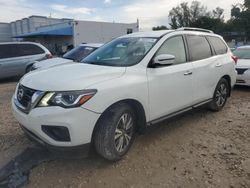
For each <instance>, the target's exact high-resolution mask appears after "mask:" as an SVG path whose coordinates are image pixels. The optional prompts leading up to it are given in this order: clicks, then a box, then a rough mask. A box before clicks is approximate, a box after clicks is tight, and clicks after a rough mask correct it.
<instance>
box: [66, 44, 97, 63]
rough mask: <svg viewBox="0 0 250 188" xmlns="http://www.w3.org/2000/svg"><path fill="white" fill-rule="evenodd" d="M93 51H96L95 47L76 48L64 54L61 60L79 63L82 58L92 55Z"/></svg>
mask: <svg viewBox="0 0 250 188" xmlns="http://www.w3.org/2000/svg"><path fill="white" fill-rule="evenodd" d="M95 50H96V48H95V47H90V46H78V47H76V48H74V49H72V50H70V51H69V52H67V53H66V54H64V55H63V58H66V59H71V60H73V61H76V62H80V61H81V60H82V59H83V58H85V57H86V56H88V55H89V54H90V53H92V52H93V51H95Z"/></svg>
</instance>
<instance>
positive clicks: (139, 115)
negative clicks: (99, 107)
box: [91, 99, 146, 142]
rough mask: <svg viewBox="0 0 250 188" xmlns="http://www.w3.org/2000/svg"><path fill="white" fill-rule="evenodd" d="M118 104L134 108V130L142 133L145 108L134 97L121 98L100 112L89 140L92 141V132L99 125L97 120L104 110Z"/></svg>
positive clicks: (144, 122) (144, 124)
mask: <svg viewBox="0 0 250 188" xmlns="http://www.w3.org/2000/svg"><path fill="white" fill-rule="evenodd" d="M119 104H128V105H130V106H131V107H132V108H133V109H134V112H135V114H136V125H137V127H136V131H137V132H139V133H143V132H144V131H145V130H146V113H145V109H144V107H143V105H142V104H141V103H140V102H139V101H138V100H135V99H123V100H120V101H117V102H115V103H113V104H112V105H110V106H109V107H108V108H106V110H104V112H103V113H102V115H101V116H100V117H99V119H98V120H97V122H96V124H95V127H94V129H93V132H92V138H91V142H93V138H94V133H95V131H96V129H97V127H98V125H99V122H100V121H101V120H102V117H103V116H104V115H105V114H106V112H108V111H109V110H110V109H112V108H113V107H114V106H115V105H119Z"/></svg>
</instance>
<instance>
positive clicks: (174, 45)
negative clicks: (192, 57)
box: [155, 36, 187, 64]
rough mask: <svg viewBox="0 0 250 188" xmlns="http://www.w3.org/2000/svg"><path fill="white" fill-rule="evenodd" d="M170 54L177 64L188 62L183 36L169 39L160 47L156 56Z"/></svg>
mask: <svg viewBox="0 0 250 188" xmlns="http://www.w3.org/2000/svg"><path fill="white" fill-rule="evenodd" d="M161 54H169V55H174V56H175V62H174V63H175V64H180V63H185V62H186V61H187V58H186V51H185V46H184V42H183V38H182V36H176V37H173V38H170V39H167V40H166V41H165V42H164V43H163V45H162V46H161V47H160V49H159V50H158V52H157V53H156V55H155V56H158V55H161Z"/></svg>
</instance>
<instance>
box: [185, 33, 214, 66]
mask: <svg viewBox="0 0 250 188" xmlns="http://www.w3.org/2000/svg"><path fill="white" fill-rule="evenodd" d="M187 43H188V48H189V53H190V58H191V61H198V60H201V59H206V58H209V57H211V56H212V52H211V47H210V45H209V43H208V41H207V39H206V38H205V37H204V36H200V35H187Z"/></svg>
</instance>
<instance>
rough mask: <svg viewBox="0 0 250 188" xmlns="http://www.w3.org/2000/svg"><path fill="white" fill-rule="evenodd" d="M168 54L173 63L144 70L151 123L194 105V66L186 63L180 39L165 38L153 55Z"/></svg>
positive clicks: (184, 50) (182, 43) (181, 37)
mask: <svg viewBox="0 0 250 188" xmlns="http://www.w3.org/2000/svg"><path fill="white" fill-rule="evenodd" d="M161 54H170V55H174V56H175V61H174V63H173V64H172V65H169V66H154V67H153V68H148V69H147V77H148V88H149V106H150V120H156V119H158V118H161V117H163V116H165V115H168V114H171V113H174V112H177V111H179V110H182V109H185V108H187V107H189V106H191V105H192V104H193V74H192V71H193V64H192V63H190V62H187V55H186V49H185V45H184V40H183V36H181V35H179V36H174V37H171V38H169V39H167V40H166V41H165V42H164V43H163V45H162V46H161V47H160V48H159V50H158V51H157V52H156V54H155V56H154V57H156V56H158V55H161Z"/></svg>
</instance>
